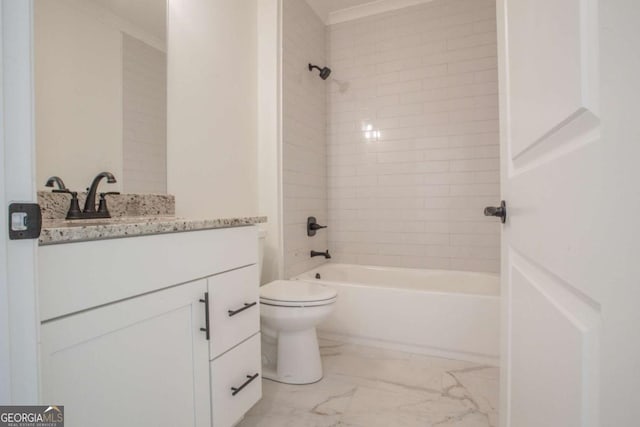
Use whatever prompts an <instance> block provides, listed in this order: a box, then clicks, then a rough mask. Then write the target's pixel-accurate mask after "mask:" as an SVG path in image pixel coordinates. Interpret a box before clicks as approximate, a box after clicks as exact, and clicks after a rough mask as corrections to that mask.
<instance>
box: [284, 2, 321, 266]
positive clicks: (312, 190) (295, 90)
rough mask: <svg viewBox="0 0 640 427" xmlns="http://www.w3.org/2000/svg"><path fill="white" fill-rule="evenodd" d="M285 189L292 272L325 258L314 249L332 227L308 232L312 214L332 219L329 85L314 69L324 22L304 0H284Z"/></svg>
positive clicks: (286, 242) (288, 263)
mask: <svg viewBox="0 0 640 427" xmlns="http://www.w3.org/2000/svg"><path fill="white" fill-rule="evenodd" d="M282 14H283V18H282V19H283V23H282V25H283V30H282V31H283V40H282V49H283V50H282V55H283V59H282V63H283V65H282V67H283V71H282V73H283V93H282V109H283V116H282V117H283V127H282V138H283V139H282V141H283V189H284V250H285V252H284V266H285V276H286V277H290V276H293V275H296V274H298V273H301V272H304V271H306V270H309V269H311V268H313V267H315V266H317V265H319V264H322V263H323V262H325V259H324V258H323V257H315V258H310V257H309V252H310V251H311V250H312V249H313V250H317V251H324V250H326V249H327V231H326V230H320V231H318V233H317V234H316V236H315V237H308V236H307V232H306V224H307V217H308V216H315V217H316V218H317V219H318V222H319V223H321V224H323V225H324V224H326V222H327V182H326V140H325V127H326V103H325V91H326V87H327V85H328V84H329V82H328V81H323V80H322V79H320V77H318V72H317V70H314V71H313V73H310V72H309V70H308V68H307V64H308V63H309V62H311V63H313V64H316V65H319V66H321V67H322V66H324V65H325V62H326V56H325V26H324V24H323V23H322V21H321V20H320V18H318V16H317V15H316V14H315V13H314V12H313V10H312V9H311V8H310V7H309V6H308V5H307V3H306V2H304V1H301V0H284V1H283V12H282Z"/></svg>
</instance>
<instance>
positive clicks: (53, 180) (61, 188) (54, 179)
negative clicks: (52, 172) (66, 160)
mask: <svg viewBox="0 0 640 427" xmlns="http://www.w3.org/2000/svg"><path fill="white" fill-rule="evenodd" d="M53 184H56V185H57V186H58V191H56V190H53V191H54V192H55V193H60V192H63V193H66V191H65V190H66V189H67V186H66V185H64V181H63V180H62V178H60V177H59V176H52V177H50V178H49V179H48V180H47V183H46V184H45V185H44V186H45V187H53Z"/></svg>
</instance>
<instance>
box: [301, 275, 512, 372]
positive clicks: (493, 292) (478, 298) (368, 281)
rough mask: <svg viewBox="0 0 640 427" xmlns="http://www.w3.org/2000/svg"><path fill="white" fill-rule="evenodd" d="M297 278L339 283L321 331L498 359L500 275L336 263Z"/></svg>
mask: <svg viewBox="0 0 640 427" xmlns="http://www.w3.org/2000/svg"><path fill="white" fill-rule="evenodd" d="M317 274H319V275H320V278H319V279H317V278H316V275H317ZM293 279H294V280H305V281H309V282H314V283H321V284H323V285H326V286H329V287H332V288H334V289H336V290H337V291H338V300H337V301H336V304H335V308H334V311H333V313H332V315H331V317H330V318H329V319H328V320H327V321H326V322H324V323H323V324H321V325H320V327H319V328H318V333H319V335H320V336H321V337H325V338H334V339H339V340H342V341H347V342H353V343H357V344H364V345H370V346H376V347H383V348H391V349H395V350H401V351H409V352H412V353H421V354H428V355H433V356H440V357H447V358H453V359H459V360H468V361H472V362H478V363H486V364H491V365H497V364H498V354H499V322H500V308H499V304H500V297H499V292H500V279H499V276H497V275H493V274H485V273H470V272H462V271H446V270H417V269H408V268H390V267H372V266H362V265H349V264H333V263H329V264H324V265H322V266H321V267H319V268H315V269H313V270H311V271H308V272H306V273H303V274H301V275H299V276H296V277H294V278H293Z"/></svg>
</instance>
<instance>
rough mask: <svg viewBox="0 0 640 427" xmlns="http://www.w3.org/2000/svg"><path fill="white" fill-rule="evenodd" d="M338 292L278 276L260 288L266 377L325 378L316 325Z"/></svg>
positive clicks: (285, 380)
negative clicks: (323, 376)
mask: <svg viewBox="0 0 640 427" xmlns="http://www.w3.org/2000/svg"><path fill="white" fill-rule="evenodd" d="M336 295H337V292H336V291H335V290H334V289H331V288H328V287H326V286H323V285H320V284H316V283H308V282H304V281H292V280H276V281H274V282H271V283H268V284H266V285H264V286H262V287H261V288H260V320H261V326H262V364H263V368H262V376H263V377H264V378H267V379H270V380H274V381H279V382H282V383H286V384H311V383H314V382H317V381H320V380H321V379H322V362H321V360H320V349H319V348H318V339H317V337H316V325H317V324H318V323H320V322H321V321H323V320H324V319H325V318H327V316H329V314H330V313H331V310H332V309H333V304H334V303H335V301H336Z"/></svg>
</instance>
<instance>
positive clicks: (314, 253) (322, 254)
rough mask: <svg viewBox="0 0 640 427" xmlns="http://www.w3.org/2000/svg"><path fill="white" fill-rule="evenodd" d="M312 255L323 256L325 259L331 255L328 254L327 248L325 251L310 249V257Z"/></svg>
mask: <svg viewBox="0 0 640 427" xmlns="http://www.w3.org/2000/svg"><path fill="white" fill-rule="evenodd" d="M314 256H323V257H325V258H326V259H331V255H329V249H327V250H326V251H325V252H318V251H311V258H313V257H314Z"/></svg>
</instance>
